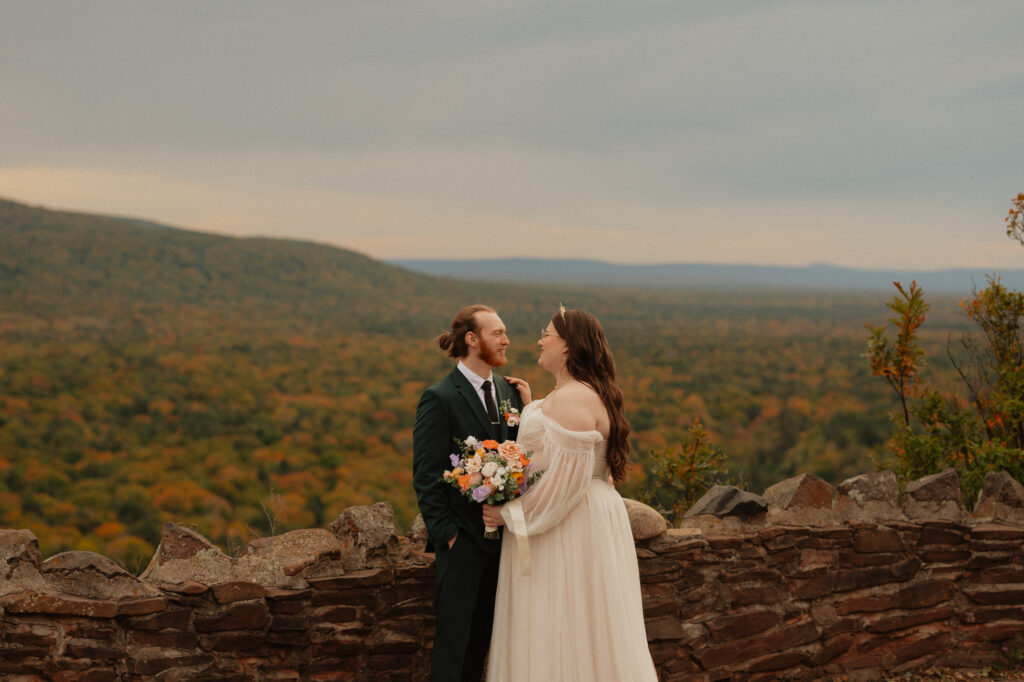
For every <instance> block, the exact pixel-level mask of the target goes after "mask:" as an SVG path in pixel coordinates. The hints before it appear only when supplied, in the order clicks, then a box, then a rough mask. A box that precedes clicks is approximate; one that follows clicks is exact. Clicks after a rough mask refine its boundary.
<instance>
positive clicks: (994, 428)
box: [867, 194, 1024, 499]
mask: <svg viewBox="0 0 1024 682" xmlns="http://www.w3.org/2000/svg"><path fill="white" fill-rule="evenodd" d="M1022 219H1024V194H1019V195H1017V197H1016V199H1015V200H1014V202H1013V207H1012V208H1011V210H1010V213H1009V216H1007V219H1006V222H1007V225H1008V227H1007V234H1008V235H1009V236H1012V237H1015V238H1016V239H1018V240H1019V241H1021V243H1022V244H1024V231H1022V230H1024V226H1022ZM895 284H896V288H897V290H898V291H899V295H897V296H896V297H894V299H893V301H892V302H890V303H889V304H888V305H889V308H890V309H891V310H893V311H894V312H895V313H896V317H895V318H892V319H890V322H891V323H892V324H894V325H895V326H896V327H897V328H898V329H899V330H900V332H899V335H898V337H897V340H896V342H895V343H894V344H889V343H888V342H887V340H886V339H885V337H884V332H885V328H884V327H881V328H875V327H870V326H869V328H870V329H871V337H870V338H869V340H868V344H869V353H868V355H867V357H868V360H869V363H870V364H871V370H872V373H874V374H875V375H878V376H882V377H884V378H885V379H886V380H887V381H888V382H889V384H890V386H892V387H893V389H894V390H895V391H896V393H897V394H898V395H899V397H900V403H901V407H902V412H903V419H902V421H899V422H898V423H897V425H896V429H895V432H894V434H893V437H892V451H893V454H894V456H895V464H894V469H895V470H896V473H897V475H898V476H899V477H900V478H901V479H902V480H904V481H906V480H911V479H914V478H918V477H920V476H925V475H928V474H933V473H938V472H939V471H942V470H943V469H945V468H947V467H950V466H952V467H955V468H956V469H957V471H958V473H959V475H960V482H961V486H962V488H963V491H964V493H965V495H966V496H967V498H968V499H972V498H973V497H974V496H975V495H976V494H977V492H978V490H979V489H980V488H981V484H982V482H983V480H984V478H985V474H986V473H988V472H989V471H1007V472H1009V473H1010V474H1011V475H1013V476H1014V477H1015V478H1017V479H1018V480H1024V294H1022V293H1021V292H1018V291H1012V290H1010V289H1008V288H1006V287H1005V286H1004V285H1003V284H1002V282H1000V280H999V278H998V277H995V276H992V277H989V279H988V286H986V287H985V288H984V289H981V290H980V291H975V292H974V293H973V296H972V297H971V298H970V299H968V300H964V301H962V302H961V304H960V305H961V308H962V309H963V310H964V314H965V315H966V317H967V318H968V319H969V320H971V321H972V322H973V323H974V324H975V325H976V327H977V329H978V331H979V332H980V333H976V334H974V335H970V334H967V335H964V336H963V337H961V339H960V348H959V351H958V352H957V353H954V351H953V348H952V347H950V348H949V354H950V360H951V361H952V363H953V366H954V368H955V369H956V371H957V372H958V374H959V375H960V378H961V380H962V386H963V389H964V392H965V393H966V400H964V399H963V398H962V397H961V395H962V394H960V395H958V394H956V393H950V392H946V393H943V392H941V391H939V390H938V389H936V388H934V387H928V388H926V389H921V388H920V387H919V381H920V377H919V371H920V369H921V367H922V366H923V362H924V352H923V350H921V349H920V348H919V347H918V346H917V343H916V335H917V331H918V329H919V328H920V326H921V324H923V322H924V317H925V313H926V312H927V310H928V306H927V304H926V303H924V298H923V293H922V292H921V290H920V289H919V288H917V286H916V283H914V284H912V285H911V287H910V289H909V290H904V289H903V287H902V286H900V284H899V283H898V282H897V283H895Z"/></svg>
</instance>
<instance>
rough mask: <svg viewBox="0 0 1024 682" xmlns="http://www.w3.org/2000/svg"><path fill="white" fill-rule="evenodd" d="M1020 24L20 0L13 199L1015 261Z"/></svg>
mask: <svg viewBox="0 0 1024 682" xmlns="http://www.w3.org/2000/svg"><path fill="white" fill-rule="evenodd" d="M1022 22H1024V5H1021V4H1020V3H1019V2H1017V1H1016V0H1008V1H995V0H994V1H993V2H990V3H986V4H985V8H984V10H983V11H982V10H978V8H976V7H974V6H973V5H969V4H964V3H959V2H955V1H953V0H948V1H937V2H923V1H922V2H918V1H899V2H880V1H879V2H874V1H870V0H868V1H865V0H856V1H854V0H848V1H844V0H839V1H836V2H828V3H822V2H814V1H810V0H784V1H782V2H773V3H743V2H729V1H721V0H714V1H707V2H687V3H666V2H656V1H650V2H647V1H644V0H630V1H629V2H602V3H593V2H573V1H572V0H566V1H565V2H560V3H547V2H540V1H537V2H533V1H530V0H523V2H517V3H508V4H503V5H494V4H480V3H477V2H471V1H469V0H455V1H453V2H446V3H444V4H441V5H438V4H432V3H415V2H402V1H396V2H387V3H379V2H367V3H362V2H356V3H322V2H297V3H288V4H281V3H278V2H263V1H260V0H247V1H246V2H230V1H227V0H225V1H224V2H218V3H208V4H184V3H180V2H160V1H157V2H152V3H144V4H139V3H132V2H120V1H117V0H96V1H95V2H91V3H89V4H88V8H87V9H86V7H85V6H84V5H81V4H80V3H76V2H70V1H67V2H64V1H57V0H55V1H53V2H45V3H8V4H5V5H4V7H3V9H2V10H0V91H2V92H4V97H3V98H0V127H2V128H3V129H4V130H7V131H16V133H13V132H12V133H11V134H8V135H5V136H4V138H3V139H2V140H0V196H4V197H7V198H11V199H15V200H21V201H27V202H30V203H38V204H42V205H47V206H52V207H59V208H65V209H70V210H85V211H95V212H101V213H110V214H117V215H130V216H134V217H140V218H146V219H151V220H155V221H158V222H165V223H169V224H173V225H178V226H182V227H188V228H193V229H201V230H209V231H214V232H219V233H224V234H236V235H244V234H259V235H277V236H282V237H288V238H295V239H309V240H314V241H320V242H326V243H331V244H336V245H339V246H344V247H348V248H354V249H357V250H360V251H363V252H365V253H368V254H369V255H371V256H374V257H377V258H382V259H387V258H410V257H439V258H450V257H458V256H457V253H455V252H453V251H457V249H456V248H455V247H454V246H453V245H462V244H474V243H476V242H477V240H479V239H480V238H481V235H484V236H485V237H486V246H485V247H484V248H486V249H487V250H489V251H490V252H491V253H493V255H496V256H501V255H509V256H544V257H579V258H596V259H604V260H612V261H617V262H665V261H700V262H752V263H780V264H805V263H810V262H828V263H836V264H841V265H851V266H861V267H879V268H881V267H892V266H895V265H899V264H901V263H905V262H906V259H908V258H909V259H912V260H911V263H912V265H913V266H914V267H917V268H938V267H947V266H954V265H963V266H977V267H989V266H991V267H1015V266H1016V264H1017V262H1018V260H1019V256H1020V255H1021V254H1020V251H1019V246H1017V245H1016V244H1015V243H1013V242H1010V241H1009V240H1006V239H1005V238H1004V237H1003V236H1002V217H1003V216H1004V215H1005V213H1006V211H1007V210H1008V208H1009V201H1010V199H1011V198H1012V197H1013V196H1015V195H1016V193H1017V192H1019V191H1021V190H1022V189H1024V186H1022V185H1021V182H1022V181H1024V168H1022V162H1021V160H1022V159H1024V137H1022V136H1021V135H1019V132H1018V129H1019V121H1020V120H1024V52H1022V51H1021V50H1019V37H1018V34H1017V29H1018V27H1019V26H1020V25H1021V23H1022ZM466 255H467V256H469V255H473V253H468V254H466Z"/></svg>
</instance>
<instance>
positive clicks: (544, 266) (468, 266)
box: [391, 253, 1024, 294]
mask: <svg viewBox="0 0 1024 682" xmlns="http://www.w3.org/2000/svg"><path fill="white" fill-rule="evenodd" d="M1021 256H1022V258H1021V261H1022V262H1024V253H1022V254H1021ZM391 262H392V263H393V264H395V265H400V266H402V267H404V268H408V269H410V270H415V271H416V272H422V273H426V274H434V275H447V276H450V277H459V278H462V279H470V280H491V281H503V282H523V281H528V282H538V283H549V284H576V285H594V284H601V285H606V286H608V285H613V286H643V287H670V288H677V289H705V290H706V289H711V288H731V289H762V288H772V289H814V290H819V291H889V290H891V289H892V283H893V282H894V281H902V282H910V281H912V280H917V281H918V282H919V283H920V284H921V285H922V287H924V289H925V291H932V292H942V293H956V294H966V293H967V292H970V291H971V287H972V285H974V284H976V285H978V286H979V288H980V287H982V286H984V284H985V281H986V277H987V276H988V275H991V274H993V273H992V272H991V271H987V270H978V269H968V268H960V269H949V270H910V269H907V270H863V269H856V268H842V267H837V266H834V265H822V264H817V265H808V266H804V267H783V266H772V265H716V264H710V263H660V264H653V265H626V264H620V263H608V262H604V261H595V260H575V259H551V260H547V259H541V258H508V259H482V260H481V259H474V260H430V259H414V260H394V261H391ZM995 274H998V275H999V276H1000V277H1001V278H1002V281H1003V283H1004V284H1006V285H1008V286H1010V287H1011V288H1014V289H1021V288H1024V269H1022V270H1005V271H1000V272H998V273H995Z"/></svg>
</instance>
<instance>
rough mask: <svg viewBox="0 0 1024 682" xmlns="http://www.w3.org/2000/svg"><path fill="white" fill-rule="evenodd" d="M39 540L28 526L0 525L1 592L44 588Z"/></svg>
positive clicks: (31, 590)
mask: <svg viewBox="0 0 1024 682" xmlns="http://www.w3.org/2000/svg"><path fill="white" fill-rule="evenodd" d="M42 563H43V558H42V555H41V554H40V553H39V540H38V539H37V538H36V536H35V534H34V533H33V532H32V531H29V530H6V529H0V595H3V594H12V593H15V592H45V591H46V590H47V585H46V580H45V579H44V578H43V574H42V571H41V568H42Z"/></svg>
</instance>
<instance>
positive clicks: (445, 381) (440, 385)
mask: <svg viewBox="0 0 1024 682" xmlns="http://www.w3.org/2000/svg"><path fill="white" fill-rule="evenodd" d="M457 371H458V370H452V372H449V373H448V374H446V375H445V376H444V377H443V378H442V379H441V380H440V381H438V382H437V383H436V384H434V385H433V386H431V387H430V388H428V389H427V390H425V391H423V395H428V394H430V395H445V394H448V393H451V392H452V391H453V390H455V389H456V388H457V386H456V384H455V377H454V376H453V374H454V372H457Z"/></svg>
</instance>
